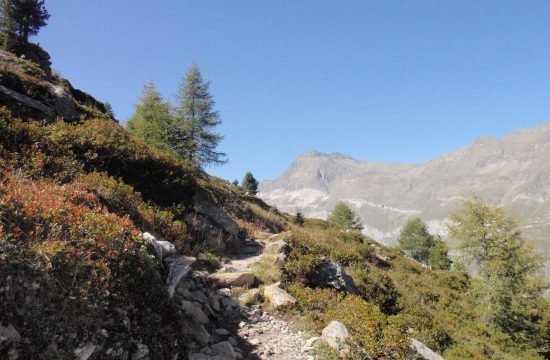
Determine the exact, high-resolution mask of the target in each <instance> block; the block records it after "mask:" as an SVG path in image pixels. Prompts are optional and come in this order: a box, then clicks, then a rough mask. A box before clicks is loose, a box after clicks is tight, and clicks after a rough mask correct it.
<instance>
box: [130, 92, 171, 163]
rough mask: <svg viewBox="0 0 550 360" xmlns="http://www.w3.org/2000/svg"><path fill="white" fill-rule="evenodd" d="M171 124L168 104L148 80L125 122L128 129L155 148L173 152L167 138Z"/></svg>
mask: <svg viewBox="0 0 550 360" xmlns="http://www.w3.org/2000/svg"><path fill="white" fill-rule="evenodd" d="M172 124H173V122H172V117H171V114H170V104H168V103H166V102H164V101H163V100H162V96H161V95H160V93H159V91H158V90H157V89H156V87H155V85H154V84H153V83H152V82H148V83H147V84H145V86H144V88H143V95H142V96H141V99H140V103H139V104H137V105H136V110H135V112H134V114H133V115H132V117H131V118H130V119H129V120H128V122H127V123H126V127H127V129H128V131H129V132H130V133H131V134H132V135H134V136H135V137H137V138H139V139H141V140H143V141H144V142H146V143H147V144H149V145H151V146H153V147H155V148H157V149H160V150H164V151H169V152H173V150H172V147H171V142H170V138H169V134H170V131H171V128H172Z"/></svg>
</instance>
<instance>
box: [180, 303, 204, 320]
mask: <svg viewBox="0 0 550 360" xmlns="http://www.w3.org/2000/svg"><path fill="white" fill-rule="evenodd" d="M179 305H180V309H181V310H183V312H184V313H186V314H187V315H189V316H191V318H193V320H195V322H196V323H198V324H208V323H209V322H210V320H209V319H208V316H207V315H206V314H205V313H204V311H202V306H201V304H199V303H196V302H193V301H187V300H180V303H179Z"/></svg>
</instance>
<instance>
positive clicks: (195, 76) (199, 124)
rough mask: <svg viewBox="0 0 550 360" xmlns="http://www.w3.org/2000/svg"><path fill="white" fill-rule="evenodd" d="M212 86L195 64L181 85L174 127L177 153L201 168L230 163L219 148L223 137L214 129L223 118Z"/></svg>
mask: <svg viewBox="0 0 550 360" xmlns="http://www.w3.org/2000/svg"><path fill="white" fill-rule="evenodd" d="M209 87H210V83H209V82H205V81H204V79H203V77H202V75H201V72H200V70H199V67H198V66H197V65H196V64H194V63H193V64H192V65H191V67H190V68H189V70H188V71H187V74H186V75H185V77H184V79H183V80H182V82H181V84H180V88H179V92H178V94H177V99H176V105H175V109H174V125H173V128H172V130H171V139H172V142H173V143H172V148H173V150H174V152H175V153H176V154H177V155H178V156H179V157H181V158H183V159H185V160H187V161H189V162H190V163H191V164H194V165H196V166H198V167H203V166H204V165H222V164H224V163H226V162H227V158H226V154H225V153H223V152H220V151H217V150H216V148H217V147H218V144H219V142H220V141H221V140H222V139H223V136H222V135H220V134H219V133H217V132H215V131H214V129H215V127H216V126H218V125H220V124H221V119H220V115H219V113H218V112H217V111H215V110H214V104H215V102H214V100H213V99H212V95H210V92H209Z"/></svg>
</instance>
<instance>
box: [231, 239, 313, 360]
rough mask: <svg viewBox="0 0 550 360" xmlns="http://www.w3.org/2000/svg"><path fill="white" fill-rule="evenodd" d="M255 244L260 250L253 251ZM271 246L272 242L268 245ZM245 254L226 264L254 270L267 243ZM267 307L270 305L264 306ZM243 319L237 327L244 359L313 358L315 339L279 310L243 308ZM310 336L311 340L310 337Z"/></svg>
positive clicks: (237, 269) (236, 267)
mask: <svg viewBox="0 0 550 360" xmlns="http://www.w3.org/2000/svg"><path fill="white" fill-rule="evenodd" d="M254 246H257V250H256V251H254V250H253V248H254ZM268 246H269V244H268ZM250 249H251V250H250V251H249V253H248V254H246V255H242V254H241V255H236V256H234V257H231V258H230V262H229V263H227V264H226V265H225V266H226V268H228V269H230V270H231V269H234V270H235V271H251V270H252V266H253V264H255V263H257V262H259V261H260V260H261V258H262V256H263V253H264V249H265V247H264V245H263V244H262V245H260V244H252V245H251V247H250ZM265 310H267V307H266V308H265ZM241 313H242V321H241V322H240V323H239V324H238V327H237V334H236V335H237V338H239V339H240V341H239V344H238V347H241V348H242V350H243V351H242V352H241V354H242V355H243V358H244V359H273V360H301V359H303V360H314V359H315V358H314V356H313V355H312V354H311V353H312V351H313V346H312V345H313V341H314V340H316V339H317V338H313V339H311V336H308V335H307V334H306V333H303V332H302V331H295V330H294V329H293V327H294V326H293V324H292V323H290V322H288V321H287V320H285V319H283V318H282V316H280V314H279V313H278V312H277V311H271V312H270V313H268V312H266V311H263V310H262V307H261V306H260V305H253V306H251V307H250V308H248V307H243V308H242V309H241ZM310 339H311V340H310Z"/></svg>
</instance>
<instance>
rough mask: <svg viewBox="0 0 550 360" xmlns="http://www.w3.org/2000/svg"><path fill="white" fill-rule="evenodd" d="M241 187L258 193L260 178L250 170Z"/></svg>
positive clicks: (251, 192)
mask: <svg viewBox="0 0 550 360" xmlns="http://www.w3.org/2000/svg"><path fill="white" fill-rule="evenodd" d="M241 187H242V188H243V190H244V191H246V192H248V193H249V194H252V195H256V194H257V193H258V180H256V178H255V177H254V175H252V173H251V172H250V171H248V172H247V173H246V174H245V175H244V178H243V181H242V183H241Z"/></svg>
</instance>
